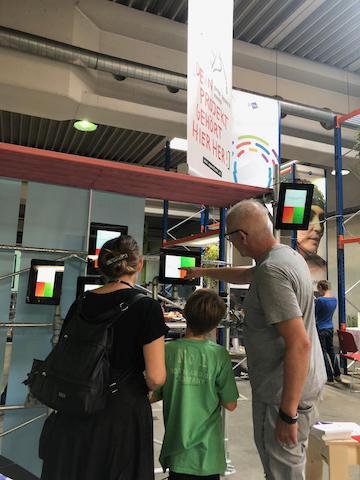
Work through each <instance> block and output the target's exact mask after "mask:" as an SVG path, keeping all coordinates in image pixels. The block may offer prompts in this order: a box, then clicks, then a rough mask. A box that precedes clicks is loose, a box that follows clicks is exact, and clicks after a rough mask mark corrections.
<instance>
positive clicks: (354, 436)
mask: <svg viewBox="0 0 360 480" xmlns="http://www.w3.org/2000/svg"><path fill="white" fill-rule="evenodd" d="M351 438H352V439H353V440H356V441H357V442H359V443H360V435H353V436H352V437H351Z"/></svg>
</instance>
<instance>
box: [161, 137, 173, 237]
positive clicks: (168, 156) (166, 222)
mask: <svg viewBox="0 0 360 480" xmlns="http://www.w3.org/2000/svg"><path fill="white" fill-rule="evenodd" d="M170 164H171V148H170V142H169V141H168V140H167V141H166V144H165V171H167V172H168V171H169V170H170ZM168 230H169V200H164V202H163V218H162V239H163V242H164V241H165V240H167V232H168Z"/></svg>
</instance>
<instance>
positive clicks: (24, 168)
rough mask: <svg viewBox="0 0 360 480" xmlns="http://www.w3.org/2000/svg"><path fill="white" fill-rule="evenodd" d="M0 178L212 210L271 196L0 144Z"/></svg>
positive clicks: (242, 187) (235, 186)
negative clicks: (190, 205)
mask: <svg viewBox="0 0 360 480" xmlns="http://www.w3.org/2000/svg"><path fill="white" fill-rule="evenodd" d="M0 176H2V177H9V178H17V179H21V180H28V181H33V182H43V183H51V184H55V185H66V186H70V187H75V188H84V189H94V190H103V191H107V192H115V193H121V194H124V195H132V196H135V197H145V198H159V199H161V200H172V201H178V202H186V203H193V204H200V205H202V204H204V205H211V206H214V207H228V206H229V205H233V204H235V203H237V202H239V201H240V200H243V199H245V198H251V197H259V196H262V195H263V194H266V193H269V192H271V190H269V189H266V188H260V187H252V186H247V185H239V184H236V183H230V182H223V181H220V180H210V179H206V178H200V177H193V176H190V175H184V174H181V173H175V172H165V171H162V170H159V169H153V168H146V167H141V166H138V165H131V164H127V163H117V162H112V161H108V160H100V159H96V158H88V157H82V156H79V155H70V154H65V153H61V152H53V151H48V150H39V149H36V148H30V147H23V146H19V145H10V144H7V143H0Z"/></svg>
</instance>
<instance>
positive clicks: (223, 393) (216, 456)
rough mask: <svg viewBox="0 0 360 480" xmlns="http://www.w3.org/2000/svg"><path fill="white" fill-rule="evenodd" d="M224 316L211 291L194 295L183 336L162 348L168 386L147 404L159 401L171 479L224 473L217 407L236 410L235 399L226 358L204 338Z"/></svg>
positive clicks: (164, 460)
mask: <svg viewBox="0 0 360 480" xmlns="http://www.w3.org/2000/svg"><path fill="white" fill-rule="evenodd" d="M225 311H226V307H225V303H224V301H223V300H222V299H221V298H220V297H219V296H218V295H217V294H216V293H215V292H214V291H213V290H208V289H199V290H197V291H196V292H195V293H194V294H193V295H192V296H191V297H190V298H189V299H188V301H187V302H186V305H185V309H184V315H185V318H186V322H187V330H186V335H185V337H184V338H182V339H179V340H175V341H173V342H170V343H167V344H166V347H165V360H166V362H165V363H166V374H167V379H166V383H165V384H164V386H163V387H162V388H161V389H159V390H157V391H155V392H154V393H153V396H152V399H151V401H152V402H156V401H158V400H163V408H164V423H165V435H164V441H163V445H162V449H161V454H160V463H161V465H162V467H163V469H164V471H165V470H166V469H167V468H169V470H170V477H169V479H171V480H182V479H184V480H185V479H189V480H195V479H202V480H219V479H220V474H223V473H224V472H225V469H226V460H225V451H224V434H223V430H222V419H221V406H223V407H225V408H226V409H227V410H230V411H233V410H235V408H236V406H237V398H238V396H239V394H238V391H237V387H236V383H235V379H234V374H233V371H232V366H231V360H230V357H229V354H228V353H227V351H226V350H225V348H224V347H222V346H220V345H217V344H216V343H214V342H212V341H210V340H207V339H206V338H205V336H206V334H208V333H209V332H210V331H211V330H213V329H214V328H215V327H217V325H218V324H219V322H220V320H221V319H222V318H223V316H224V314H225Z"/></svg>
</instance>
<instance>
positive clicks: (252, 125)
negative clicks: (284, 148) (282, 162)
mask: <svg viewBox="0 0 360 480" xmlns="http://www.w3.org/2000/svg"><path fill="white" fill-rule="evenodd" d="M232 127H233V144H232V166H231V170H232V171H231V181H232V182H235V183H240V184H243V185H253V186H257V187H272V184H273V168H274V167H275V166H277V165H278V163H279V162H278V157H279V151H280V145H279V141H280V140H279V129H280V106H279V102H278V101H277V100H273V99H272V98H266V97H260V96H258V95H254V94H252V93H246V92H240V91H237V90H233V98H232Z"/></svg>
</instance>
